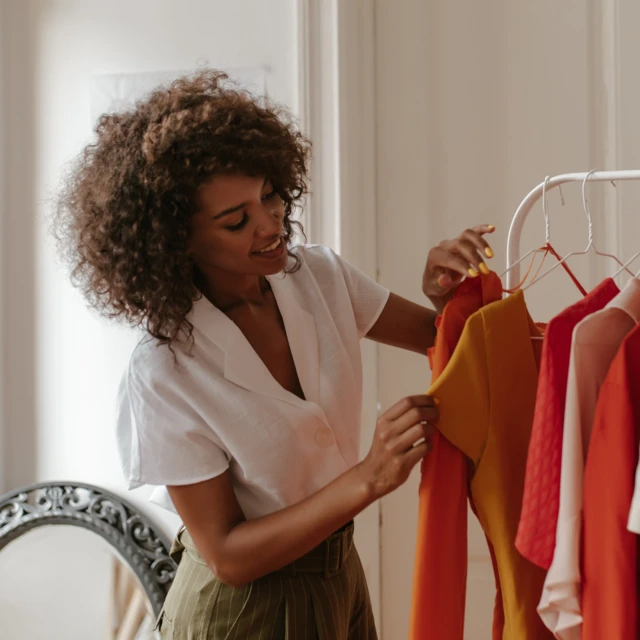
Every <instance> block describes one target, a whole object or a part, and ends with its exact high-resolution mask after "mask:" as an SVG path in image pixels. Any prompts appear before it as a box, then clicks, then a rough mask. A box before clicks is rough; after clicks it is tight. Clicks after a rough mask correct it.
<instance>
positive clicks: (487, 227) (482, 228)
mask: <svg viewBox="0 0 640 640" xmlns="http://www.w3.org/2000/svg"><path fill="white" fill-rule="evenodd" d="M471 230H472V231H475V232H476V233H478V234H480V235H484V234H486V233H493V232H494V231H495V230H496V228H495V226H494V225H492V224H481V225H478V226H477V227H473V229H471Z"/></svg>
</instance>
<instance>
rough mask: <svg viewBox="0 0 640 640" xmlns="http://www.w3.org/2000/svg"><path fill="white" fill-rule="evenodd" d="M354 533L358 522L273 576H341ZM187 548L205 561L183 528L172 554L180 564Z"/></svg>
mask: <svg viewBox="0 0 640 640" xmlns="http://www.w3.org/2000/svg"><path fill="white" fill-rule="evenodd" d="M353 532H354V523H353V520H352V521H351V522H348V523H347V524H346V525H344V526H343V527H341V528H340V529H338V531H336V532H335V533H332V534H331V535H330V536H329V537H328V538H327V539H326V540H324V541H323V542H321V543H320V544H319V545H318V546H317V547H315V548H313V549H311V551H309V552H308V553H306V554H305V555H304V556H302V557H301V558H298V560H295V561H294V562H291V563H290V564H288V565H285V566H284V567H282V568H281V569H278V570H276V571H274V572H273V574H272V575H289V576H297V575H298V574H302V573H319V574H322V575H323V576H324V577H325V578H332V577H334V576H336V575H338V574H339V573H340V572H341V571H342V569H343V568H344V565H345V563H346V561H347V558H348V557H349V555H350V554H351V551H352V550H353ZM185 549H187V550H188V551H189V553H191V554H193V555H195V556H196V557H197V558H199V559H200V561H201V562H204V561H203V560H201V556H200V554H199V553H198V550H197V549H196V547H195V545H194V543H193V540H192V539H191V536H190V535H189V532H188V531H187V530H186V528H185V527H184V526H183V527H181V528H180V530H179V531H178V534H177V536H176V539H175V540H174V543H173V545H172V547H171V552H170V555H171V557H172V558H173V559H174V560H175V561H176V562H177V563H180V560H181V557H182V552H183V551H184V550H185Z"/></svg>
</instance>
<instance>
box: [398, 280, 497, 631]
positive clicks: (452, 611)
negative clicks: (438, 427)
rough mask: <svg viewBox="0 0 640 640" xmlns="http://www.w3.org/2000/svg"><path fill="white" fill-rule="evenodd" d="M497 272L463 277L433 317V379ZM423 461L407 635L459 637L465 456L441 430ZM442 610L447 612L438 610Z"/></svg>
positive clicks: (491, 297) (490, 292)
mask: <svg viewBox="0 0 640 640" xmlns="http://www.w3.org/2000/svg"><path fill="white" fill-rule="evenodd" d="M501 297H502V283H501V282H500V278H498V276H497V275H496V274H495V273H493V272H492V273H490V274H489V275H487V276H485V275H481V276H480V277H478V278H469V279H466V280H464V281H463V282H462V283H461V284H460V286H459V287H458V289H457V290H456V293H455V296H454V298H453V299H452V300H451V301H450V302H449V303H448V304H447V306H446V307H445V309H444V311H443V313H442V316H439V317H438V319H437V321H436V326H437V327H438V333H437V337H436V341H435V345H434V346H433V347H432V348H431V349H430V350H429V354H428V355H429V361H430V363H431V370H432V381H435V380H437V379H438V377H439V376H440V374H441V373H442V372H443V371H444V369H445V367H446V365H447V363H448V362H449V359H450V358H451V355H452V354H453V352H454V349H455V347H456V345H457V343H458V340H459V338H460V335H461V334H462V331H463V329H464V326H465V323H466V321H467V319H468V318H469V316H470V315H471V314H473V313H475V312H476V311H477V310H478V309H480V308H481V307H482V306H484V305H486V304H489V303H490V302H495V301H496V300H500V299H501ZM431 442H432V447H433V448H432V450H431V452H430V453H429V455H428V456H427V457H426V458H425V459H424V461H423V463H422V478H421V482H420V489H419V500H420V502H419V507H418V535H417V546H416V559H415V568H414V581H413V599H412V608H411V630H410V638H412V639H413V640H424V639H428V638H434V639H437V640H462V638H463V635H464V606H465V593H466V585H467V493H468V485H467V464H468V461H467V458H466V457H465V455H464V454H463V453H462V452H460V451H459V450H458V449H456V448H455V447H454V446H453V445H452V444H451V443H450V442H448V441H447V440H446V439H445V438H443V437H441V436H440V434H439V433H437V432H436V433H435V434H434V436H433V437H432V439H431ZM443 611H446V612H447V615H442V612H443Z"/></svg>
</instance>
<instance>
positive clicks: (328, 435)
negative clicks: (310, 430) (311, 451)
mask: <svg viewBox="0 0 640 640" xmlns="http://www.w3.org/2000/svg"><path fill="white" fill-rule="evenodd" d="M315 440H316V444H317V445H319V446H321V447H330V446H331V445H332V444H333V433H332V431H331V429H328V428H326V427H324V428H322V429H318V430H317V431H316V437H315Z"/></svg>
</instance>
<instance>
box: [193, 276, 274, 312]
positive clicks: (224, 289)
mask: <svg viewBox="0 0 640 640" xmlns="http://www.w3.org/2000/svg"><path fill="white" fill-rule="evenodd" d="M195 285H196V287H197V288H198V289H199V290H200V291H201V292H202V295H203V296H204V297H205V298H207V300H209V302H211V304H213V305H214V306H216V307H217V308H218V309H220V311H228V310H230V309H233V308H234V307H239V306H245V305H257V306H261V305H263V304H264V303H265V297H266V294H267V292H268V291H270V289H271V287H270V286H269V282H268V281H267V279H266V277H265V276H258V275H238V274H225V275H224V277H218V278H213V277H211V275H205V274H203V273H201V272H197V273H196V277H195Z"/></svg>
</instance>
